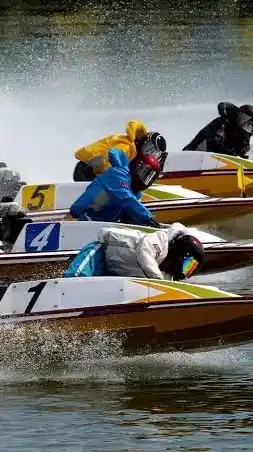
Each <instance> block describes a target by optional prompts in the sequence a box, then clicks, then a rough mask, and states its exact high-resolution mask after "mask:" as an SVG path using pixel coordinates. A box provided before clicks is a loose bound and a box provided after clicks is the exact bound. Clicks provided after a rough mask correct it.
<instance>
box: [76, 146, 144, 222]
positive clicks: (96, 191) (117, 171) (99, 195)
mask: <svg viewBox="0 0 253 452" xmlns="http://www.w3.org/2000/svg"><path fill="white" fill-rule="evenodd" d="M108 157H109V161H110V164H111V167H110V168H109V169H108V170H107V171H105V172H104V173H103V174H101V175H99V176H97V177H96V178H95V179H94V180H93V181H92V182H91V184H90V185H89V186H88V187H87V189H86V191H85V192H84V193H83V194H82V195H81V196H80V197H79V198H78V199H77V200H76V201H75V202H74V204H73V205H72V206H71V208H70V213H71V215H72V216H73V217H75V218H78V219H79V220H84V221H85V220H86V221H87V220H93V221H119V220H120V218H121V217H122V216H123V215H126V216H127V217H130V218H131V222H132V223H136V224H148V222H149V220H150V219H151V218H152V214H151V212H150V211H149V210H148V209H147V208H146V207H145V206H144V205H143V204H142V203H141V202H140V201H139V198H140V197H141V193H137V194H134V193H133V192H132V190H131V175H130V171H129V159H128V157H127V156H126V155H125V153H124V152H122V151H121V150H119V149H111V150H110V151H109V154H108Z"/></svg>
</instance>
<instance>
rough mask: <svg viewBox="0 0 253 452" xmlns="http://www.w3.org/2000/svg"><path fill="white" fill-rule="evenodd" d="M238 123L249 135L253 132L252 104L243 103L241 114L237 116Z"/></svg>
mask: <svg viewBox="0 0 253 452" xmlns="http://www.w3.org/2000/svg"><path fill="white" fill-rule="evenodd" d="M236 122H237V125H238V126H239V128H240V129H241V130H242V131H243V132H246V133H248V134H249V135H252V134H253V107H252V105H242V106H241V107H240V108H239V114H238V117H237V121H236Z"/></svg>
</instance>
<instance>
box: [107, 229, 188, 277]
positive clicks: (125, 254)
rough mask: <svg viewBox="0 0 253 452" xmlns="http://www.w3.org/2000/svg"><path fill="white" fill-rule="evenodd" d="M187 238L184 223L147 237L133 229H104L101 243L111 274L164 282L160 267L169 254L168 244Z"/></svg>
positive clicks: (148, 234)
mask: <svg viewBox="0 0 253 452" xmlns="http://www.w3.org/2000/svg"><path fill="white" fill-rule="evenodd" d="M185 234H187V228H185V226H183V225H182V224H181V223H173V224H172V225H171V226H168V229H167V228H166V229H160V230H157V231H156V232H152V233H145V232H142V231H138V230H134V229H123V228H112V227H111V228H110V227H109V228H103V229H102V230H101V231H100V236H99V241H100V243H102V244H103V246H104V250H105V260H106V266H107V269H108V272H109V273H110V274H112V275H117V276H128V277H140V278H157V279H164V276H163V273H162V272H161V270H160V269H159V265H160V264H161V263H162V262H163V261H164V259H165V258H166V256H167V254H168V249H169V244H170V242H171V241H172V240H173V239H174V238H175V237H176V236H180V235H185Z"/></svg>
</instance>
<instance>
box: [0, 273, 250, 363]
mask: <svg viewBox="0 0 253 452" xmlns="http://www.w3.org/2000/svg"><path fill="white" fill-rule="evenodd" d="M0 292H1V293H0V300H1V302H0V326H1V330H0V331H1V333H3V331H4V327H5V325H7V333H6V332H4V336H5V340H6V334H7V335H8V333H9V334H13V333H12V329H11V328H10V326H11V325H12V323H13V324H14V326H15V327H17V326H20V325H21V326H24V327H25V328H27V331H28V334H27V338H28V340H29V332H30V330H31V329H32V328H34V327H35V329H36V328H37V327H39V330H40V333H41V331H42V332H43V327H45V328H46V331H47V332H48V329H53V330H54V332H57V331H59V333H60V335H62V333H63V331H64V332H70V334H71V337H72V339H75V338H77V337H81V338H83V339H84V340H85V339H87V338H88V337H90V336H92V335H93V334H96V333H98V332H102V333H105V334H107V335H113V337H114V339H118V340H119V342H120V346H121V349H122V351H123V353H124V354H126V355H130V354H136V353H138V354H147V353H154V352H169V351H174V350H180V351H187V352H188V351H198V352H199V351H204V350H205V351H206V350H209V349H212V348H214V347H215V348H219V347H230V346H232V345H239V344H243V343H247V342H251V341H252V340H253V298H252V297H247V296H240V295H236V294H233V293H229V292H224V291H221V290H219V289H217V288H214V287H210V286H201V285H192V284H187V283H182V282H169V281H161V280H152V279H142V278H125V277H109V276H108V277H104V276H102V277H99V276H98V277H89V278H66V279H64V278H55V279H46V280H39V281H30V282H21V283H15V284H10V285H6V286H2V287H1V291H0ZM56 337H57V336H56Z"/></svg>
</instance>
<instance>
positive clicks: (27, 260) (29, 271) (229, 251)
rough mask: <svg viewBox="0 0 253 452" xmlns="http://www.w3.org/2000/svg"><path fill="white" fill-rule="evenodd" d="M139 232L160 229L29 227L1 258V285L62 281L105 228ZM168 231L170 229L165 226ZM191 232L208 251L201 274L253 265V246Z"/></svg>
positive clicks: (90, 224) (57, 224) (71, 224)
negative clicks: (34, 281)
mask: <svg viewBox="0 0 253 452" xmlns="http://www.w3.org/2000/svg"><path fill="white" fill-rule="evenodd" d="M108 226H112V227H115V226H116V227H120V228H126V229H128V228H135V229H138V230H142V231H144V232H153V231H155V230H156V229H154V228H150V227H144V226H136V225H124V224H119V223H103V222H78V221H62V222H46V223H30V224H26V225H25V227H24V228H23V229H22V231H21V232H20V234H19V236H18V238H17V240H16V242H15V244H14V246H13V248H12V251H11V252H9V253H1V254H0V281H2V282H3V281H5V282H8V283H9V282H12V281H25V280H31V279H40V278H45V277H47V278H49V277H50V278H52V277H56V276H57V277H61V276H63V274H64V271H65V270H66V269H67V267H68V265H69V263H70V261H71V260H72V259H73V258H74V257H75V256H76V255H77V254H78V253H79V250H80V249H81V248H82V247H83V246H84V245H86V244H88V243H90V242H92V241H95V240H98V236H99V232H100V230H101V228H103V227H108ZM165 226H166V227H169V226H167V225H165ZM189 231H190V232H191V233H192V234H193V235H195V236H196V237H198V239H199V240H200V241H201V242H202V243H203V245H204V248H205V251H206V262H205V264H204V266H203V267H202V268H201V274H204V273H213V272H220V271H224V270H233V269H235V268H242V267H246V266H249V265H252V264H253V243H252V244H247V245H239V244H236V243H230V242H226V241H225V240H222V239H221V238H219V237H216V236H214V235H212V234H208V233H205V232H202V231H200V230H198V229H196V228H189Z"/></svg>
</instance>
